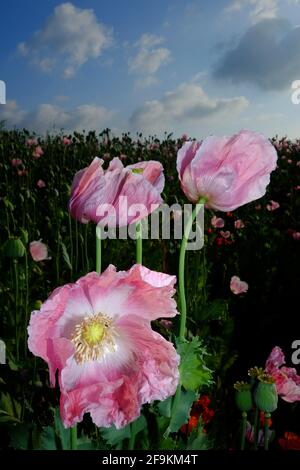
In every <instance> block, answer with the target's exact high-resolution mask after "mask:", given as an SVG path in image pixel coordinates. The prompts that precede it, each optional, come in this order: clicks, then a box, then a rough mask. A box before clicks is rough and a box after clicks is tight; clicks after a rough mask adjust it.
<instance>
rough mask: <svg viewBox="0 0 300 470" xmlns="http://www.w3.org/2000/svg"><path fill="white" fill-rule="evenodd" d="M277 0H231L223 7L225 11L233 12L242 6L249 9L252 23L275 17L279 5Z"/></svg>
mask: <svg viewBox="0 0 300 470" xmlns="http://www.w3.org/2000/svg"><path fill="white" fill-rule="evenodd" d="M278 4H279V1H278V0H233V1H232V2H231V3H230V4H229V5H228V7H226V8H225V12H226V13H228V14H229V13H233V12H236V11H240V10H242V9H244V8H249V9H250V18H251V20H252V22H253V23H257V22H258V21H260V20H263V19H267V18H276V17H277V14H278V7H279V5H278Z"/></svg>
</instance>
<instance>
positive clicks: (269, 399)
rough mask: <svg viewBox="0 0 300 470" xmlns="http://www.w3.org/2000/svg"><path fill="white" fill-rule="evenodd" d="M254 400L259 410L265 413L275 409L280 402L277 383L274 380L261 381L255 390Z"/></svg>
mask: <svg viewBox="0 0 300 470" xmlns="http://www.w3.org/2000/svg"><path fill="white" fill-rule="evenodd" d="M254 400H255V403H256V406H257V407H258V408H259V410H261V411H264V412H265V413H272V412H273V411H275V410H276V409H277V403H278V394H277V391H276V385H275V384H274V383H272V382H259V384H258V386H257V388H256V390H255V392H254Z"/></svg>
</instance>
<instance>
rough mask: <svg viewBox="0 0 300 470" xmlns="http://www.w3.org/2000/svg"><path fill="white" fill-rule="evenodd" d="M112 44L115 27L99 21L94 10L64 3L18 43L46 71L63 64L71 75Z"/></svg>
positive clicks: (26, 55) (64, 68) (26, 54)
mask: <svg viewBox="0 0 300 470" xmlns="http://www.w3.org/2000/svg"><path fill="white" fill-rule="evenodd" d="M111 44H112V30H111V29H110V28H108V27H106V26H104V25H103V24H102V23H99V22H98V20H97V17H96V15H95V13H94V11H93V10H90V9H81V8H77V7H75V6H74V5H73V4H72V3H62V4H61V5H58V6H57V7H55V9H54V12H53V14H52V15H50V16H49V17H48V18H47V20H46V22H45V24H44V26H43V27H42V29H40V30H39V31H36V32H35V33H34V34H33V36H32V37H31V38H30V39H29V40H28V41H27V42H22V43H20V44H19V45H18V50H19V52H20V54H21V55H23V56H25V57H28V58H29V60H30V61H31V62H32V63H34V64H35V65H37V66H38V67H39V68H40V69H41V70H42V71H43V72H50V71H51V70H53V69H54V67H55V66H60V65H61V66H62V68H63V76H64V77H65V78H70V77H72V76H73V75H74V74H75V73H76V71H77V70H78V69H79V67H81V66H82V65H83V64H84V63H85V62H87V61H88V60H89V59H97V58H98V57H99V56H100V55H101V54H102V52H103V50H104V49H105V48H107V47H109V46H110V45H111Z"/></svg>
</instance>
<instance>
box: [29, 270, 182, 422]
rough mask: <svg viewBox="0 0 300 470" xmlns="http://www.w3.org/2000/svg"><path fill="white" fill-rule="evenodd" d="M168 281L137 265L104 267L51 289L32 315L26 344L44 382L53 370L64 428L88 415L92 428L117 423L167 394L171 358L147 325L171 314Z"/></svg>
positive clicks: (173, 383)
mask: <svg viewBox="0 0 300 470" xmlns="http://www.w3.org/2000/svg"><path fill="white" fill-rule="evenodd" d="M175 282H176V277H175V276H169V275H167V274H163V273H157V272H154V271H150V270H149V269H147V268H145V267H143V266H141V265H134V266H133V267H132V268H131V269H130V270H129V271H119V272H117V271H116V268H115V267H114V266H112V265H110V266H109V267H108V268H107V269H106V271H105V272H104V273H102V274H101V275H99V274H97V273H89V274H87V275H86V276H84V277H82V278H80V279H79V280H78V281H77V282H76V283H75V284H67V285H65V286H63V287H60V288H58V289H56V290H55V291H54V292H53V293H52V294H51V296H50V297H49V299H48V300H47V301H46V302H45V303H44V304H43V305H42V307H41V309H40V310H38V311H34V312H33V313H32V315H31V319H30V325H29V327H28V332H29V340H28V346H29V349H30V351H31V352H32V353H33V354H35V355H36V356H39V357H41V358H43V359H44V360H45V361H46V362H47V363H48V365H49V372H50V381H51V384H52V386H54V385H55V373H56V370H57V369H58V378H59V385H60V391H61V399H60V411H61V417H62V421H63V423H64V426H65V427H70V426H73V425H74V424H75V423H77V422H79V421H81V420H82V418H83V415H84V413H90V415H91V418H92V420H93V421H94V423H95V424H96V425H97V426H101V427H110V426H112V425H115V426H116V427H117V428H121V427H123V426H125V425H126V424H128V423H130V422H132V421H134V420H135V419H136V418H137V417H138V416H139V414H140V409H141V406H142V405H143V404H144V403H149V402H152V401H153V400H164V399H166V398H167V397H169V396H171V395H173V394H174V393H175V391H176V387H177V385H178V381H179V372H178V365H179V356H178V355H177V353H176V351H175V349H174V347H173V345H172V344H171V343H170V342H168V341H167V340H165V339H164V338H163V337H162V336H161V335H160V334H158V333H156V332H155V331H153V330H152V329H151V321H152V320H156V319H158V318H159V317H167V318H168V317H169V318H170V317H174V316H175V315H176V314H177V313H178V312H177V310H176V303H175V301H174V299H173V298H172V297H173V295H174V293H175V290H174V284H175Z"/></svg>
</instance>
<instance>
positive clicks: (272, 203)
mask: <svg viewBox="0 0 300 470" xmlns="http://www.w3.org/2000/svg"><path fill="white" fill-rule="evenodd" d="M279 207H280V204H279V203H278V202H276V201H272V200H271V201H270V204H267V210H268V211H270V212H272V211H276V209H279Z"/></svg>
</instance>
